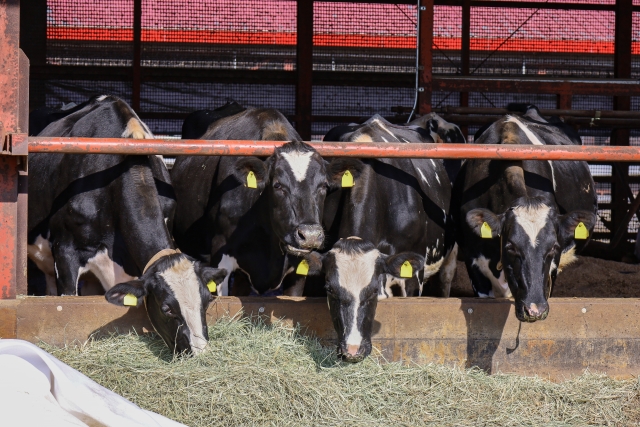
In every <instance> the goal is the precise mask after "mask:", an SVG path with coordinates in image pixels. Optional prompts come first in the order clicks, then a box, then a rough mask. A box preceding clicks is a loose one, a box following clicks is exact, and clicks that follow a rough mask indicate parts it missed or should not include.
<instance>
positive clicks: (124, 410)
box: [0, 340, 184, 427]
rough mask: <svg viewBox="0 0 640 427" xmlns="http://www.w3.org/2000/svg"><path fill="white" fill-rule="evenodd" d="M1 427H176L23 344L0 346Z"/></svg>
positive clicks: (3, 343)
mask: <svg viewBox="0 0 640 427" xmlns="http://www.w3.org/2000/svg"><path fill="white" fill-rule="evenodd" d="M0 425H2V426H3V427H29V426H34V427H40V426H42V427H45V426H46V427H58V426H74V427H75V426H78V427H81V426H82V427H85V426H90V427H98V426H100V427H102V426H104V427H140V426H151V427H176V426H184V424H180V423H177V422H175V421H172V420H170V419H168V418H165V417H163V416H161V415H158V414H156V413H153V412H150V411H146V410H144V409H141V408H140V407H138V406H136V405H134V404H133V403H131V402H129V401H128V400H127V399H125V398H124V397H122V396H119V395H117V394H116V393H114V392H112V391H110V390H108V389H106V388H104V387H102V386H100V385H99V384H97V383H96V382H94V381H93V380H91V379H89V378H88V377H86V376H85V375H83V374H81V373H80V372H78V371H76V370H75V369H72V368H71V367H69V366H68V365H65V364H64V363H62V362H61V361H59V360H58V359H56V358H55V357H53V356H52V355H50V354H49V353H47V352H46V351H44V350H42V349H40V348H38V347H36V346H35V345H33V344H31V343H29V342H26V341H22V340H0Z"/></svg>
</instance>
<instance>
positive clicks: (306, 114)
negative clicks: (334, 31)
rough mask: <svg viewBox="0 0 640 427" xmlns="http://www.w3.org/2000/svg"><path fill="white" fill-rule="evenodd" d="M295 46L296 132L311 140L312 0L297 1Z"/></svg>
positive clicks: (304, 138)
mask: <svg viewBox="0 0 640 427" xmlns="http://www.w3.org/2000/svg"><path fill="white" fill-rule="evenodd" d="M297 13H298V17H297V44H296V68H297V69H296V72H297V82H296V83H297V84H296V130H297V131H298V133H299V134H300V136H301V137H302V139H303V140H306V141H308V140H310V139H311V100H312V90H313V0H298V8H297Z"/></svg>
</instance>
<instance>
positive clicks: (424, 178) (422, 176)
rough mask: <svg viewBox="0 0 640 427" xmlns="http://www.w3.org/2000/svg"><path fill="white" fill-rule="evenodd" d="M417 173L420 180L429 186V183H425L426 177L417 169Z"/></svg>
mask: <svg viewBox="0 0 640 427" xmlns="http://www.w3.org/2000/svg"><path fill="white" fill-rule="evenodd" d="M417 171H418V173H419V174H420V178H422V180H423V181H424V183H425V184H427V185H429V181H427V177H426V176H424V174H423V173H422V171H421V170H420V169H417Z"/></svg>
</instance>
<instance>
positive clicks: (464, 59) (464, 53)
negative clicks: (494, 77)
mask: <svg viewBox="0 0 640 427" xmlns="http://www.w3.org/2000/svg"><path fill="white" fill-rule="evenodd" d="M461 42H462V45H461V46H460V74H462V75H463V76H468V75H469V64H470V55H471V0H462V40H461ZM468 106H469V92H460V107H468ZM460 130H462V133H463V134H464V137H465V138H468V137H469V127H468V126H461V127H460Z"/></svg>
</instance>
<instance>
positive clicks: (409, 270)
mask: <svg viewBox="0 0 640 427" xmlns="http://www.w3.org/2000/svg"><path fill="white" fill-rule="evenodd" d="M400 277H407V278H408V277H413V267H411V263H410V262H409V261H405V262H404V263H403V264H402V267H400Z"/></svg>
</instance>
